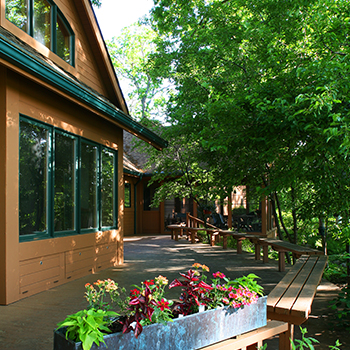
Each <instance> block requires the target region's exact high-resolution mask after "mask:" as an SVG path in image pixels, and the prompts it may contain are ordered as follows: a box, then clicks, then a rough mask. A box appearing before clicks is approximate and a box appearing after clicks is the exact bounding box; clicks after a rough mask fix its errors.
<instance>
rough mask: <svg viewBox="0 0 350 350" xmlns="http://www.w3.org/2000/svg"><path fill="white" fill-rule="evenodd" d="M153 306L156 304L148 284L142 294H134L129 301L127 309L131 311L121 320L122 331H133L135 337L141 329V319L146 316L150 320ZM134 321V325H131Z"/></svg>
mask: <svg viewBox="0 0 350 350" xmlns="http://www.w3.org/2000/svg"><path fill="white" fill-rule="evenodd" d="M155 306H157V303H156V301H155V300H154V299H153V298H152V294H151V290H150V288H149V286H146V287H145V289H144V292H143V293H142V294H138V295H135V296H134V297H132V298H131V300H130V301H129V307H128V308H127V310H128V311H130V312H131V315H130V316H129V317H127V318H126V320H125V321H124V322H123V333H129V332H131V331H134V333H135V337H136V338H137V337H138V336H139V335H140V334H141V332H142V329H143V327H142V324H141V321H142V320H143V319H145V318H148V319H149V320H150V321H151V322H152V315H153V312H154V307H155ZM134 322H135V325H133V324H134Z"/></svg>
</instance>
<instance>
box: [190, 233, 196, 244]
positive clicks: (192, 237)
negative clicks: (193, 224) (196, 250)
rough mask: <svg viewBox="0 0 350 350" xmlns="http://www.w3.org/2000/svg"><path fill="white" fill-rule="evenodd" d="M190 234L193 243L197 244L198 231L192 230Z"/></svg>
mask: <svg viewBox="0 0 350 350" xmlns="http://www.w3.org/2000/svg"><path fill="white" fill-rule="evenodd" d="M190 234H191V243H192V244H195V243H196V232H195V231H190Z"/></svg>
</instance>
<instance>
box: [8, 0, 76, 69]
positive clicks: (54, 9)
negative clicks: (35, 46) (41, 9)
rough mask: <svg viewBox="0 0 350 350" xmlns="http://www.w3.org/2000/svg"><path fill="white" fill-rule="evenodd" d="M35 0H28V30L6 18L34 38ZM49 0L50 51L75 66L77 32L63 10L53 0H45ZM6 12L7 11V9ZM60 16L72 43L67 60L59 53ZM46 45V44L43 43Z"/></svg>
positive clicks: (70, 43)
mask: <svg viewBox="0 0 350 350" xmlns="http://www.w3.org/2000/svg"><path fill="white" fill-rule="evenodd" d="M34 1H35V0H28V2H27V6H28V11H27V15H28V18H27V30H26V31H25V30H24V29H22V28H20V27H17V25H16V24H15V23H13V22H11V21H10V20H9V19H8V18H6V15H5V19H6V20H7V21H9V22H10V23H12V24H13V25H15V26H16V27H17V28H19V29H20V30H22V31H23V32H25V33H27V34H28V35H30V36H31V37H32V38H33V39H34ZM45 1H47V2H48V3H49V4H50V6H51V14H50V20H51V25H50V26H51V28H50V35H51V38H50V51H52V52H53V53H55V54H56V55H57V56H58V57H59V58H60V59H62V60H63V61H64V62H66V63H68V64H70V65H71V66H72V67H75V34H74V32H73V30H72V27H71V26H70V24H69V22H68V20H67V19H66V17H65V16H64V15H63V13H62V11H61V10H60V9H59V8H58V6H57V5H56V4H55V3H54V2H53V1H52V0H45ZM6 6H7V3H6V0H5V8H6ZM5 12H6V11H5ZM58 18H59V19H60V21H61V23H62V24H63V25H64V26H65V29H66V31H67V32H68V33H69V45H70V50H69V51H70V54H69V61H68V62H67V61H66V60H65V59H64V58H63V57H61V56H59V55H58V54H57V51H58V50H57V31H56V28H57V23H58ZM43 45H44V46H45V44H43Z"/></svg>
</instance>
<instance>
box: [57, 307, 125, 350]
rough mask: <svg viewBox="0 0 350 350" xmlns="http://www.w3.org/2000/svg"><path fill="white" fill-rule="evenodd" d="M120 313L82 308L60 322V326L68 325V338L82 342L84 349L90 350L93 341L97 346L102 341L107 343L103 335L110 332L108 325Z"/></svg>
mask: <svg viewBox="0 0 350 350" xmlns="http://www.w3.org/2000/svg"><path fill="white" fill-rule="evenodd" d="M116 316H118V314H117V313H116V312H114V311H105V310H101V309H97V310H96V309H94V308H91V309H89V310H81V311H78V312H77V313H75V314H73V315H69V316H67V318H66V319H65V320H64V321H62V322H60V323H59V324H58V328H57V329H60V328H63V327H67V330H66V338H67V339H68V338H69V339H71V340H73V341H75V342H79V341H81V342H82V346H83V350H90V349H91V347H92V345H93V343H95V344H96V345H97V346H99V345H100V342H102V343H104V344H105V341H104V340H103V336H104V334H105V333H109V332H110V330H109V328H108V327H107V326H108V325H109V324H110V323H111V317H116Z"/></svg>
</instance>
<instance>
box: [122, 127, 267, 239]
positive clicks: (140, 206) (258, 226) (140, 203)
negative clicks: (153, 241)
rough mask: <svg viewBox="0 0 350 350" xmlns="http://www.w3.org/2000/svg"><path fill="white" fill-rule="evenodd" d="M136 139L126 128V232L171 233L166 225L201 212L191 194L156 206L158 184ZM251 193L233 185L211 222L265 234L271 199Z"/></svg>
mask: <svg viewBox="0 0 350 350" xmlns="http://www.w3.org/2000/svg"><path fill="white" fill-rule="evenodd" d="M134 140H135V137H134V136H133V135H131V134H130V133H127V132H124V170H123V171H124V182H125V184H124V186H125V191H124V192H125V201H124V203H125V209H124V235H125V236H132V235H140V234H169V230H167V225H169V224H172V223H174V222H179V221H182V222H185V221H186V213H190V214H191V215H193V216H195V217H198V216H200V214H199V213H198V207H197V203H196V202H195V201H194V200H193V199H192V198H190V199H187V198H172V199H167V200H165V201H164V202H162V203H160V205H159V206H158V207H157V208H154V207H151V206H150V203H151V202H152V199H153V195H154V192H155V191H156V189H157V187H158V186H159V184H156V183H154V184H152V185H151V186H149V181H150V180H151V178H152V171H153V169H148V168H147V160H148V156H147V155H146V154H145V153H142V152H141V151H140V149H139V148H138V147H135V142H134ZM248 192H249V188H248ZM247 197H248V198H249V199H247ZM250 197H251V196H249V193H247V187H246V186H238V187H236V188H234V189H233V191H232V193H231V196H230V198H226V199H225V201H224V203H219V202H218V201H216V202H215V203H213V206H214V205H215V207H216V214H214V213H213V214H212V222H211V223H212V224H214V225H216V226H217V227H220V228H225V227H229V228H234V229H236V230H240V231H247V232H250V233H256V234H261V235H266V234H267V232H268V231H270V230H271V229H272V227H274V219H273V214H272V208H271V203H270V201H268V200H267V199H266V198H263V199H262V200H257V199H255V200H254V199H253V198H250Z"/></svg>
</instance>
